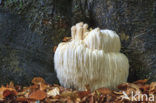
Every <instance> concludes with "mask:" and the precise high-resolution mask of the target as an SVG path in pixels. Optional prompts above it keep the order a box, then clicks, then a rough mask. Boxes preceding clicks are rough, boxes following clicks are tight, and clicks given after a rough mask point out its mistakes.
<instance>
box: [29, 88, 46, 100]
mask: <svg viewBox="0 0 156 103" xmlns="http://www.w3.org/2000/svg"><path fill="white" fill-rule="evenodd" d="M46 96H47V95H46V93H45V92H44V91H41V90H37V91H34V92H32V93H31V94H30V95H29V98H30V99H35V100H43V99H45V98H46Z"/></svg>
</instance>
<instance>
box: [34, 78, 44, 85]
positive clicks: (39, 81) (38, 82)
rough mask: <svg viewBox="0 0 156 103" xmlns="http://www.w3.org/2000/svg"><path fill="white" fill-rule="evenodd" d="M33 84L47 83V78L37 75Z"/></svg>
mask: <svg viewBox="0 0 156 103" xmlns="http://www.w3.org/2000/svg"><path fill="white" fill-rule="evenodd" d="M31 82H32V83H33V84H40V83H45V80H44V79H43V78H41V77H35V78H34V79H33V80H32V81H31Z"/></svg>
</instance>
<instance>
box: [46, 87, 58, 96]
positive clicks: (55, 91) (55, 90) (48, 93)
mask: <svg viewBox="0 0 156 103" xmlns="http://www.w3.org/2000/svg"><path fill="white" fill-rule="evenodd" d="M59 94H60V89H59V88H58V87H55V88H54V89H52V90H50V91H48V92H47V97H50V96H56V95H59Z"/></svg>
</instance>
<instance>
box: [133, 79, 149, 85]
mask: <svg viewBox="0 0 156 103" xmlns="http://www.w3.org/2000/svg"><path fill="white" fill-rule="evenodd" d="M147 81H148V79H144V80H138V81H135V82H134V84H145V83H146V82H147Z"/></svg>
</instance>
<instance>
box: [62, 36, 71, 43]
mask: <svg viewBox="0 0 156 103" xmlns="http://www.w3.org/2000/svg"><path fill="white" fill-rule="evenodd" d="M70 40H71V37H64V38H63V40H62V41H63V42H68V41H70Z"/></svg>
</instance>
